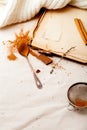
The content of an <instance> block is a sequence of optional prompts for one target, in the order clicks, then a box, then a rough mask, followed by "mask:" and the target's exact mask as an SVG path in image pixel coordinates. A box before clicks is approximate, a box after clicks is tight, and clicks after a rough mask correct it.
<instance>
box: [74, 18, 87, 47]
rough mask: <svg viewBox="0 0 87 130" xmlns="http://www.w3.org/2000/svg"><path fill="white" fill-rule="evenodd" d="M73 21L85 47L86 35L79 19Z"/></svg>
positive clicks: (86, 42)
mask: <svg viewBox="0 0 87 130" xmlns="http://www.w3.org/2000/svg"><path fill="white" fill-rule="evenodd" d="M74 21H75V24H76V26H77V29H78V31H79V33H80V35H81V37H82V39H83V41H84V43H85V44H86V45H87V33H86V30H85V28H84V25H83V23H82V21H81V19H78V18H75V19H74Z"/></svg>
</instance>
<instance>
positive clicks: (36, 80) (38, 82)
mask: <svg viewBox="0 0 87 130" xmlns="http://www.w3.org/2000/svg"><path fill="white" fill-rule="evenodd" d="M26 59H27V61H28V64H29V66H30V68H31V70H32V72H33V76H34V79H35V83H36V85H37V87H38V88H39V89H41V88H42V83H41V81H40V80H39V78H38V77H37V75H36V73H35V71H34V69H33V67H32V65H31V63H30V61H29V59H28V57H26Z"/></svg>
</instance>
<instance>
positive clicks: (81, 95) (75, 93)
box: [67, 82, 87, 109]
mask: <svg viewBox="0 0 87 130" xmlns="http://www.w3.org/2000/svg"><path fill="white" fill-rule="evenodd" d="M67 97H68V100H69V103H70V104H71V105H72V106H74V107H75V108H78V109H82V108H87V83H85V82H77V83H75V84H73V85H71V86H70V87H69V89H68V92H67Z"/></svg>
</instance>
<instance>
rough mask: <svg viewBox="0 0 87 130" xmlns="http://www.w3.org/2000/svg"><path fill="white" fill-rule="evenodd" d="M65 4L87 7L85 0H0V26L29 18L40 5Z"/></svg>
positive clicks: (48, 6)
mask: <svg viewBox="0 0 87 130" xmlns="http://www.w3.org/2000/svg"><path fill="white" fill-rule="evenodd" d="M67 4H70V5H72V6H76V7H79V8H83V9H87V0H84V1H83V0H0V28H2V27H4V26H7V25H10V24H14V23H19V22H23V21H26V20H30V19H31V18H33V17H34V16H35V15H36V14H37V13H38V12H39V11H40V9H41V8H42V7H45V8H47V9H60V8H63V7H65V6H66V5H67Z"/></svg>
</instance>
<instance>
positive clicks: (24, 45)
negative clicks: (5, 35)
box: [7, 29, 31, 60]
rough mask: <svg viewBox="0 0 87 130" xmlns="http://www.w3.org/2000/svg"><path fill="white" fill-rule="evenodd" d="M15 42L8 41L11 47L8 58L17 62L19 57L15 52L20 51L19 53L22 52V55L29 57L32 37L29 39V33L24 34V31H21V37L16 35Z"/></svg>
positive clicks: (9, 47)
mask: <svg viewBox="0 0 87 130" xmlns="http://www.w3.org/2000/svg"><path fill="white" fill-rule="evenodd" d="M15 37H16V38H15V40H14V41H10V40H9V41H8V43H9V46H8V49H9V55H8V56H7V58H8V59H9V60H16V59H17V57H16V55H15V52H16V51H18V52H19V53H20V52H21V54H22V55H25V56H27V55H28V51H29V46H28V44H29V42H30V40H31V39H30V37H29V31H27V32H26V33H24V32H23V29H21V30H20V33H19V35H17V34H15Z"/></svg>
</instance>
